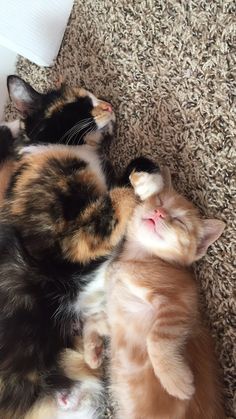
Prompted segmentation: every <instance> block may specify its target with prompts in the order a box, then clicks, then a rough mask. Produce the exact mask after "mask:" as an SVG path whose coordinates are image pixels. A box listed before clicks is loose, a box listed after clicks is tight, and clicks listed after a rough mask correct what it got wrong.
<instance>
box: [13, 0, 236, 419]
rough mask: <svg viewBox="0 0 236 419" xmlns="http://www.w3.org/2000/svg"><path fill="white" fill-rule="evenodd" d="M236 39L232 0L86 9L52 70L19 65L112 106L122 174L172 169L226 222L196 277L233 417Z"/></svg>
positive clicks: (103, 4)
mask: <svg viewBox="0 0 236 419" xmlns="http://www.w3.org/2000/svg"><path fill="white" fill-rule="evenodd" d="M56 30H57V28H56V26H55V31H56ZM235 35H236V21H235V2H234V1H231V0H214V1H208V0H156V1H155V0H146V1H145V0H140V1H139V0H131V1H127V0H117V1H116V0H97V1H95V0H85V1H82V0H81V1H76V2H75V5H74V9H73V12H72V15H71V19H70V22H69V25H68V28H67V31H66V34H65V37H64V41H63V44H62V48H61V51H60V54H59V57H58V59H57V61H56V63H55V66H54V67H52V68H50V69H48V68H47V69H45V68H39V67H37V66H36V65H34V64H32V63H30V62H29V61H27V60H25V59H22V58H20V59H19V61H18V64H17V71H18V74H19V75H20V76H22V77H24V78H25V79H26V80H27V81H29V82H31V83H32V84H33V85H34V86H35V88H37V89H39V90H41V91H43V90H44V89H46V88H47V87H50V86H52V85H54V84H55V83H56V82H57V80H58V78H59V75H62V76H64V77H66V79H67V80H68V82H69V83H71V84H72V85H75V84H81V85H85V86H86V87H87V88H89V89H90V90H91V91H93V92H94V93H95V94H96V95H98V96H99V95H101V96H103V97H106V98H107V99H110V101H111V102H112V104H113V105H114V108H115V111H116V114H117V118H118V129H117V134H116V139H115V141H114V142H113V144H112V145H111V148H110V156H111V158H112V160H113V162H114V163H115V165H116V167H117V169H121V168H122V167H124V166H125V164H126V163H127V162H128V161H129V160H130V159H131V158H132V157H135V156H138V155H140V154H143V155H147V156H150V157H152V158H154V159H156V160H157V161H160V162H161V163H164V164H167V165H168V166H169V167H170V169H171V171H172V172H173V173H174V174H175V183H176V185H177V187H178V189H179V190H180V191H182V192H183V193H184V194H186V195H187V196H189V197H190V198H192V199H193V201H194V202H195V203H196V205H197V206H198V207H199V208H200V210H201V211H202V212H203V213H204V214H205V215H206V216H209V217H217V218H219V219H222V220H224V221H225V222H226V223H227V228H226V230H225V232H224V234H223V236H222V237H221V239H220V240H219V241H218V242H217V243H216V244H215V245H214V246H212V248H211V249H210V250H209V252H208V254H207V256H206V257H205V258H204V260H203V261H202V262H201V263H199V264H198V266H197V268H196V270H197V275H198V277H197V280H198V281H199V283H200V286H201V289H202V291H203V302H204V305H205V310H204V314H205V317H206V318H208V320H209V324H210V326H211V329H212V333H213V335H214V337H215V340H216V344H217V345H216V346H217V352H218V356H219V360H220V363H221V366H222V370H223V376H224V388H225V404H226V409H227V414H228V416H229V417H234V413H233V394H234V386H235V384H236V382H235V378H236V376H235V359H234V358H233V346H234V344H235V342H236V340H235V338H236V329H235V327H234V324H233V322H235V318H236V317H235V314H236V313H235V293H234V290H233V289H234V284H235V282H234V280H235V271H234V268H235V266H234V262H235V251H234V246H235V214H234V209H235V206H234V205H233V204H234V202H233V201H234V198H235V197H236V190H235V172H234V170H235V163H236V159H235V157H236V155H235V148H234V146H235V144H233V143H234V140H235V138H236V126H235V116H236V115H235V113H234V111H235V108H234V107H233V101H234V95H235V93H236V87H235V84H234V83H235V79H234V74H235V73H234V72H233V71H234V64H235V52H236V51H235V46H236V42H235ZM12 115H13V113H12V109H11V108H10V107H8V109H7V117H8V119H9V118H10V117H12ZM108 416H110V414H109V413H108ZM189 419H191V418H189ZM203 419H204V418H203Z"/></svg>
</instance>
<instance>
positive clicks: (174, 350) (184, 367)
mask: <svg viewBox="0 0 236 419" xmlns="http://www.w3.org/2000/svg"><path fill="white" fill-rule="evenodd" d="M172 315H173V312H171V313H169V312H168V308H167V309H166V313H165V312H163V313H162V315H161V316H160V318H158V319H157V320H156V321H155V323H154V324H153V326H152V328H151V330H150V332H149V334H148V337H147V350H148V354H149V357H150V360H151V363H152V366H153V369H154V372H155V375H156V376H157V378H158V379H159V380H160V382H161V384H162V386H163V387H164V389H165V390H166V391H167V392H168V393H169V394H170V395H171V396H174V397H177V398H179V399H181V400H186V399H190V398H191V397H192V395H193V394H194V392H195V386H194V378H193V373H192V371H191V369H190V368H189V366H188V364H187V362H186V361H185V359H184V355H183V348H184V344H185V340H186V337H187V335H188V332H189V324H188V320H187V319H184V318H181V316H178V314H177V316H174V317H172Z"/></svg>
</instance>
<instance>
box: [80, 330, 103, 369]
mask: <svg viewBox="0 0 236 419" xmlns="http://www.w3.org/2000/svg"><path fill="white" fill-rule="evenodd" d="M103 346H104V345H103V339H102V338H101V337H100V336H99V335H97V336H96V338H94V337H93V338H92V339H91V341H88V342H85V343H84V359H85V362H86V363H87V364H88V365H89V366H90V368H92V369H97V368H99V367H100V366H101V365H102V361H103V357H104V353H103V349H104V348H103Z"/></svg>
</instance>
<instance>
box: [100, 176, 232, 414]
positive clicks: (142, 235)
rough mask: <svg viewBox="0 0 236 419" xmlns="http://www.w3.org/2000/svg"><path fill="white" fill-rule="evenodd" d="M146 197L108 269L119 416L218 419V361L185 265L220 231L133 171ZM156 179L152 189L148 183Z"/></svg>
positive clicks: (136, 185) (216, 224) (113, 372)
mask: <svg viewBox="0 0 236 419" xmlns="http://www.w3.org/2000/svg"><path fill="white" fill-rule="evenodd" d="M130 180H131V183H132V185H133V186H134V188H135V191H136V193H137V195H139V196H140V198H141V200H142V201H143V202H142V203H141V204H139V205H138V206H137V208H136V210H135V212H134V215H133V216H132V218H131V220H130V222H129V226H128V232H127V238H126V242H125V243H124V246H123V249H122V251H121V254H120V255H119V257H118V258H117V260H116V261H114V262H113V263H112V265H111V267H110V268H109V270H108V298H107V299H108V303H107V304H108V319H109V324H110V331H111V353H112V360H111V385H112V390H113V394H114V397H115V399H116V400H117V402H118V405H119V412H118V417H119V418H122V419H217V418H218V419H222V418H224V413H223V410H222V405H221V398H220V391H219V385H218V381H217V367H216V363H215V359H214V350H213V347H212V342H211V339H210V336H209V334H208V332H207V330H206V329H205V327H203V325H202V323H201V320H200V314H199V307H198V291H197V286H196V282H195V279H194V276H193V273H192V272H191V270H190V269H189V266H190V265H191V264H192V263H193V262H195V261H196V260H198V259H200V258H201V257H202V256H203V255H204V254H205V253H206V251H207V248H208V247H209V246H210V245H211V244H212V243H213V242H214V241H215V240H217V239H218V238H219V237H220V235H221V234H222V232H223V230H224V227H225V225H224V223H223V222H222V221H218V220H203V219H201V218H200V216H199V213H198V211H197V210H196V208H194V206H193V205H192V204H191V203H190V202H189V201H187V200H186V199H185V198H183V197H182V196H180V195H179V194H177V192H175V191H174V190H173V188H172V187H171V185H170V184H169V185H168V184H167V183H170V182H166V183H165V186H164V188H162V186H163V182H162V178H161V175H160V174H158V173H155V174H148V173H144V172H134V173H133V174H132V175H131V176H130ZM155 184H156V187H153V186H154V185H155Z"/></svg>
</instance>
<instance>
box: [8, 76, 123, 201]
mask: <svg viewBox="0 0 236 419" xmlns="http://www.w3.org/2000/svg"><path fill="white" fill-rule="evenodd" d="M7 85H8V91H9V96H10V98H11V100H12V101H13V103H14V105H15V107H16V108H17V110H18V111H19V114H20V117H21V120H16V121H13V122H10V123H3V124H2V125H0V199H1V197H2V196H3V195H4V192H5V189H6V185H7V183H8V181H9V178H10V176H11V173H12V171H13V166H14V160H15V157H16V155H17V153H18V152H20V150H21V149H22V147H24V146H28V145H32V144H33V145H42V144H57V143H58V144H67V145H87V146H88V147H89V149H90V150H91V149H93V150H94V152H96V154H97V155H99V157H100V161H101V164H102V165H103V172H104V173H105V174H106V173H107V176H106V178H107V179H106V180H107V183H109V185H111V184H112V180H113V176H114V172H113V169H112V166H111V164H110V163H109V162H108V161H107V159H106V158H105V156H104V153H103V147H102V145H103V139H105V138H107V137H110V138H111V135H112V132H113V128H114V122H115V115H114V112H113V109H112V106H111V105H110V103H108V102H105V101H103V100H99V99H97V98H96V97H95V96H94V95H93V94H92V93H90V92H89V91H87V90H85V89H83V88H80V87H69V86H67V85H66V84H62V85H61V86H60V87H59V88H58V89H54V90H53V89H52V90H50V91H48V92H47V93H44V94H43V93H39V92H37V91H36V90H35V89H33V87H32V86H30V85H29V84H28V83H26V82H25V81H24V80H23V79H21V78H20V77H18V76H13V75H12V76H8V79H7Z"/></svg>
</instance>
